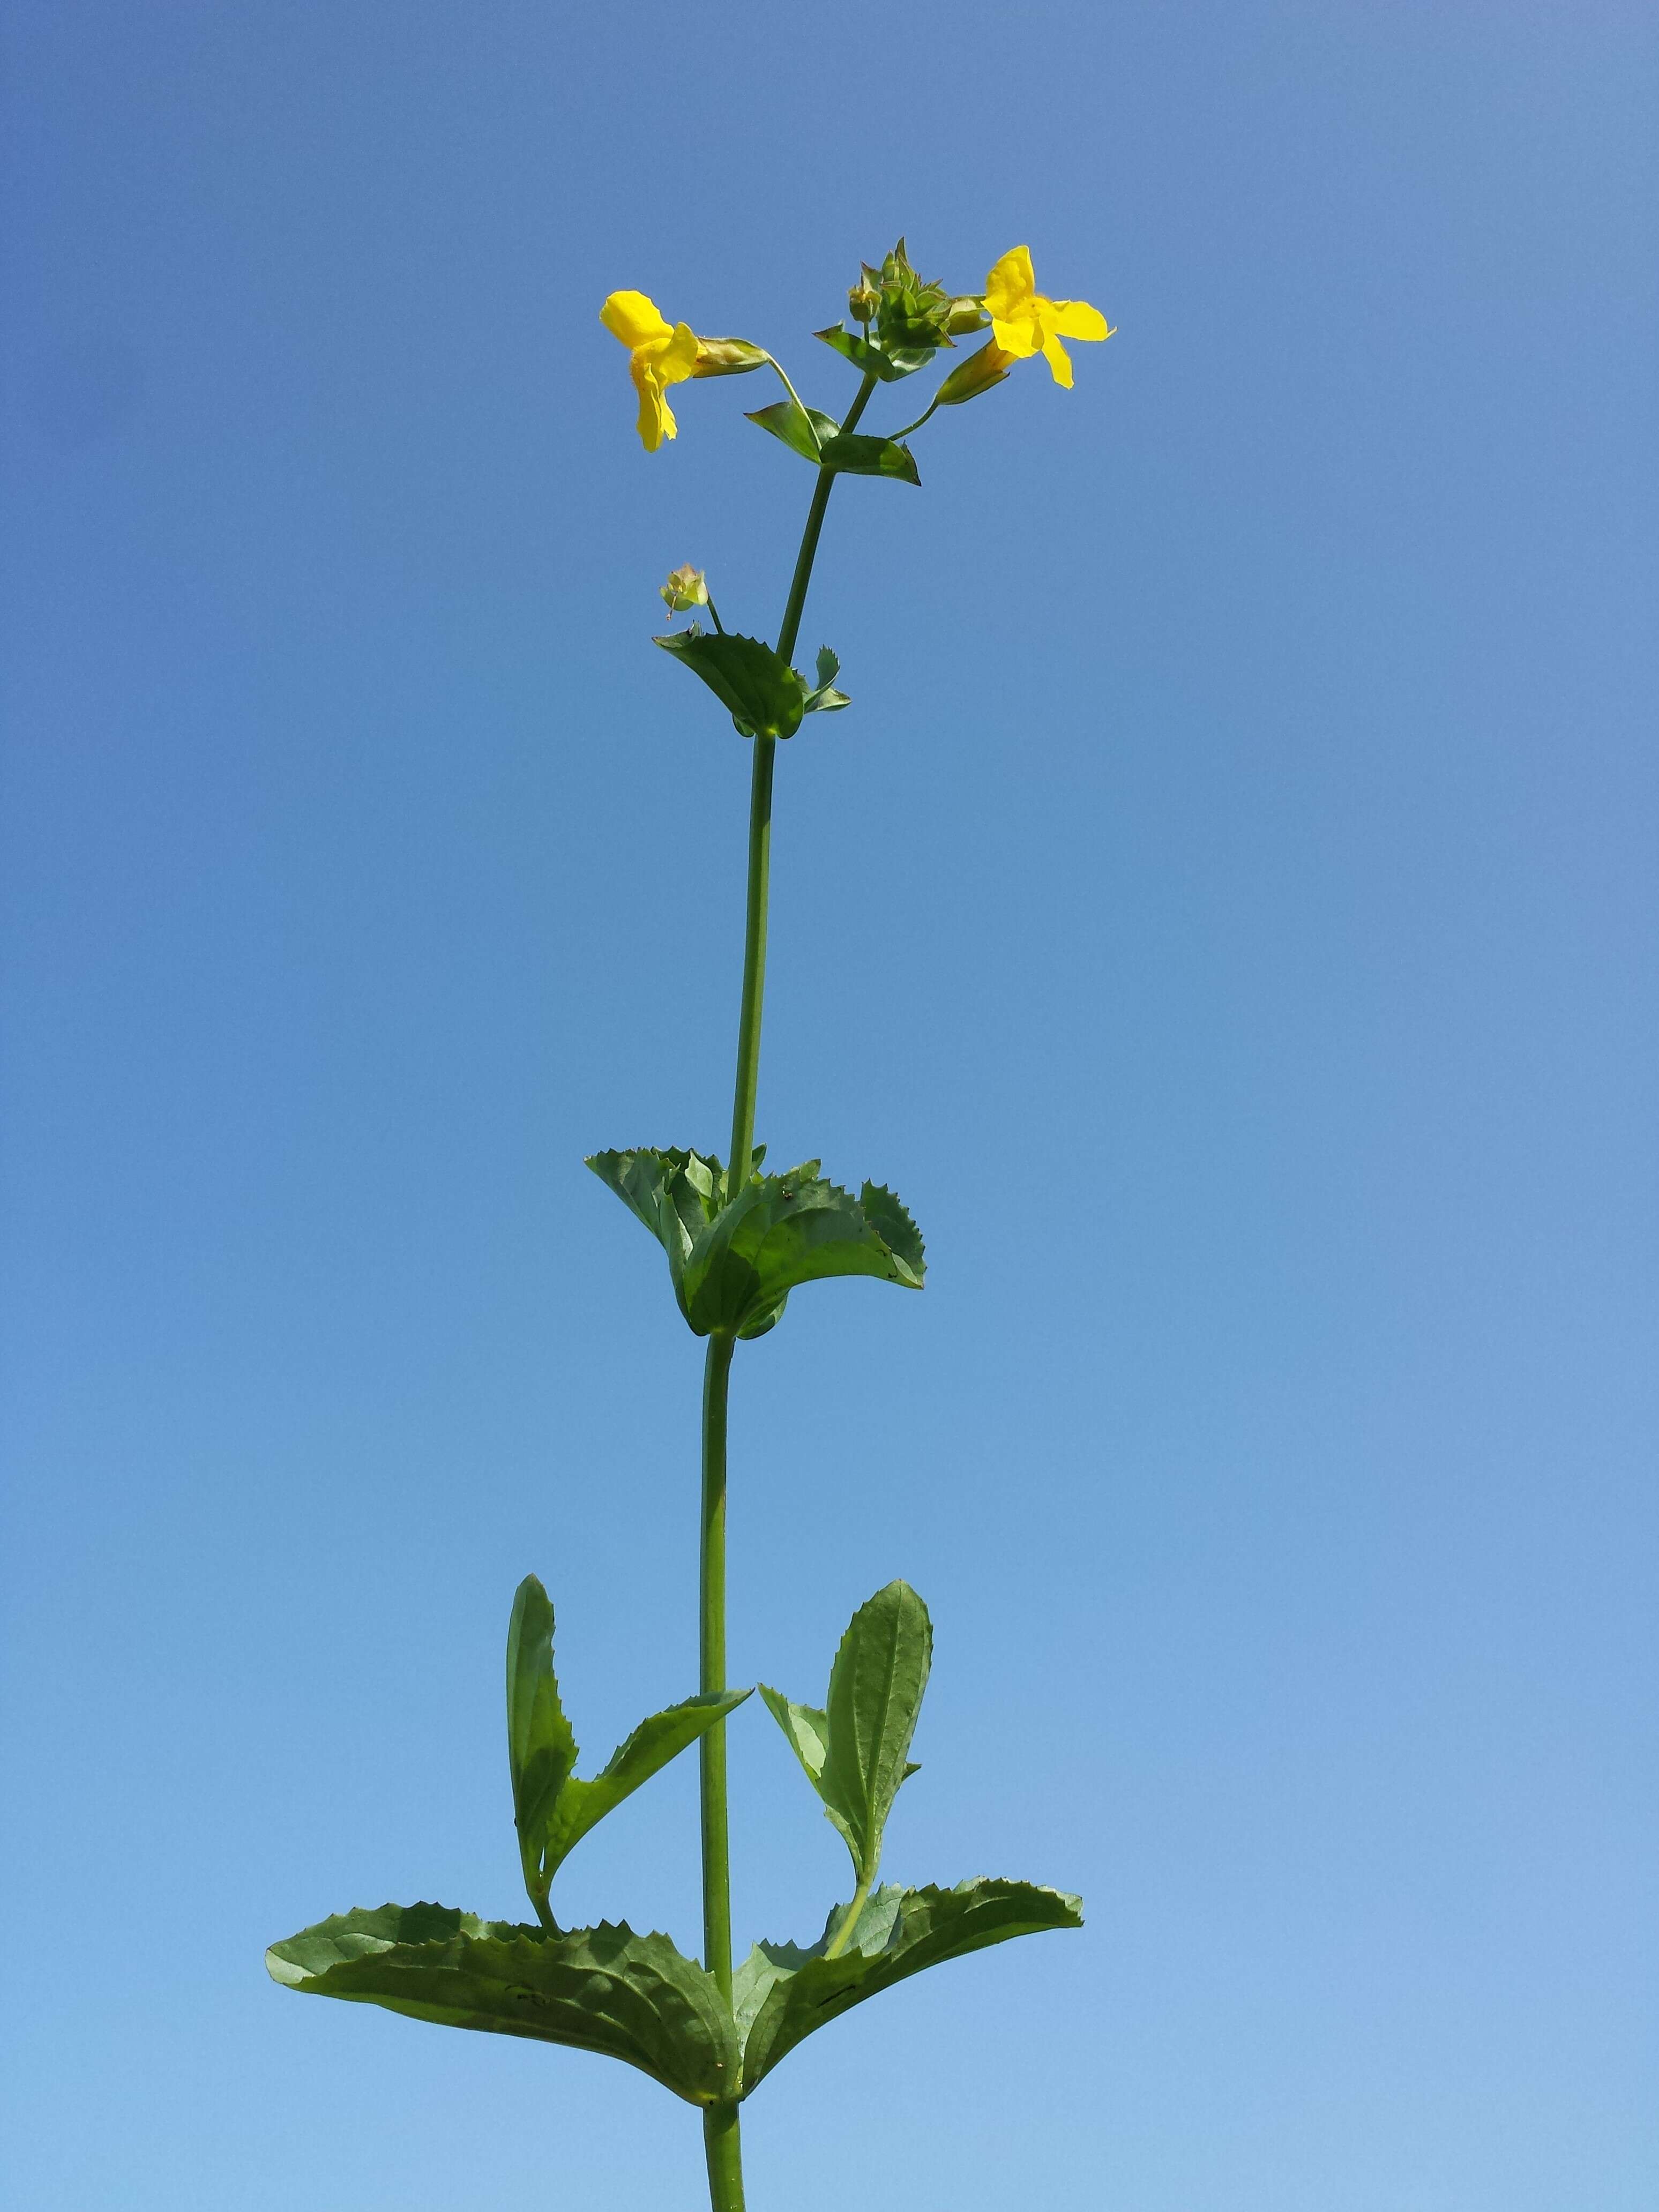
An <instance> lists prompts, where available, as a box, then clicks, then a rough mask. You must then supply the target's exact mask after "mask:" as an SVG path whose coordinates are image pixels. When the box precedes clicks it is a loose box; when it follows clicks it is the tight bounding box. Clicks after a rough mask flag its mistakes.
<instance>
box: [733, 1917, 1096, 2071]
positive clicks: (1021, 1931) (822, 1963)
mask: <svg viewBox="0 0 1659 2212" xmlns="http://www.w3.org/2000/svg"><path fill="white" fill-rule="evenodd" d="M841 1920H842V1913H841V1912H840V1911H836V1912H835V1913H832V1914H831V1916H830V1918H829V1924H828V1926H827V1927H826V1928H825V1929H824V1931H823V1936H822V1937H821V1938H820V1939H819V1941H818V1942H817V1943H816V1944H814V1945H813V1946H812V1948H811V1949H810V1950H802V1949H800V1948H799V1947H798V1946H796V1945H795V1944H793V1943H758V1944H757V1945H756V1947H755V1948H754V1949H753V1950H752V1951H751V1952H750V1954H749V1956H748V1958H747V1959H745V1960H744V1963H743V1964H742V1966H739V1967H738V1971H737V1973H736V1975H735V1977H734V1978H733V1984H732V2007H733V2010H734V2011H735V2013H736V2015H737V2025H738V2033H739V2035H740V2036H741V2037H742V2039H743V2082H742V2093H743V2095H744V2096H745V2097H746V2096H748V2095H749V2094H750V2091H751V2090H753V2089H754V2088H755V2087H757V2085H758V2084H759V2083H760V2082H761V2081H763V2080H764V2078H765V2076H766V2075H768V2074H769V2073H770V2071H771V2070H772V2069H773V2067H775V2065H776V2064H777V2063H778V2061H779V2059H781V2058H782V2057H784V2056H785V2055H786V2054H787V2052H789V2051H793V2049H794V2047H795V2045H797V2044H798V2043H799V2042H800V2041H801V2039H803V2038H804V2037H805V2036H808V2035H810V2034H811V2033H812V2031H813V2029H814V2028H817V2027H823V2024H824V2022H825V2021H830V2020H834V2019H835V2018H836V2016H837V2015H839V2014H841V2013H843V2012H846V2011H848V2009H849V2008H851V2007H852V2006H854V2005H855V2004H860V2003H862V2002H863V2001H864V1999H865V1998H866V1997H872V1996H875V1995H876V1993H877V1992H878V1990H885V1989H890V1988H891V1987H892V1986H893V1984H895V1983H896V1982H902V1981H904V1980H906V1979H907V1978H908V1977H909V1976H910V1975H912V1974H919V1973H921V1972H923V1970H924V1969H925V1968H927V1967H928V1966H940V1965H942V1964H943V1963H944V1961H945V1960H947V1959H961V1958H964V1957H966V1956H967V1954H969V1952H970V1951H979V1950H983V1949H984V1948H986V1947H987V1945H988V1944H992V1943H1006V1942H1007V1941H1008V1940H1009V1938H1010V1937H1011V1936H1035V1935H1037V1934H1039V1933H1040V1932H1041V1931H1042V1929H1048V1928H1080V1927H1081V1926H1082V1924H1083V1908H1082V1904H1081V1901H1080V1900H1079V1899H1077V1898H1075V1897H1070V1896H1067V1895H1066V1893H1065V1892H1064V1891H1062V1890H1057V1889H1042V1888H1039V1887H1037V1886H1036V1884H1034V1883H1031V1882H1024V1881H994V1880H991V1879H985V1880H981V1881H964V1882H960V1883H958V1884H957V1887H956V1888H954V1889H932V1888H929V1889H893V1888H886V1887H884V1888H882V1889H878V1890H877V1891H876V1893H875V1894H874V1895H873V1896H872V1897H871V1898H870V1899H869V1900H868V1902H867V1903H866V1905H865V1907H864V1909H863V1911H861V1912H860V1915H859V1917H858V1921H857V1923H856V1924H855V1925H854V1929H853V1932H852V1935H851V1936H850V1938H849V1940H848V1945H847V1948H845V1949H844V1950H843V1951H842V1954H841V1955H840V1957H839V1958H835V1959H829V1958H826V1957H825V1956H824V1952H825V1949H826V1948H827V1946H828V1944H829V1942H830V1941H831V1939H832V1938H833V1937H834V1936H836V1933H837V1932H838V1930H839V1925H840V1922H841Z"/></svg>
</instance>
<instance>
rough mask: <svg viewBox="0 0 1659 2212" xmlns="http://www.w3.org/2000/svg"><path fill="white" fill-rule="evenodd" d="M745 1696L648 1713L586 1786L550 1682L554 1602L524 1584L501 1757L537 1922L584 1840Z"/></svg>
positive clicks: (516, 1609)
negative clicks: (507, 1771)
mask: <svg viewBox="0 0 1659 2212" xmlns="http://www.w3.org/2000/svg"><path fill="white" fill-rule="evenodd" d="M748 1695H749V1692H748V1691H747V1690H724V1691H721V1692H719V1693H718V1694H716V1695H712V1696H708V1697H699V1698H687V1699H685V1700H684V1703H683V1704H681V1705H670V1706H669V1707H668V1709H667V1711H665V1712H660V1713H653V1715H652V1717H651V1718H650V1719H649V1720H645V1721H641V1723H640V1725H639V1726H638V1728H636V1729H635V1730H634V1732H633V1734H632V1735H630V1736H629V1738H628V1739H627V1741H625V1742H624V1743H623V1744H621V1745H619V1746H618V1747H617V1749H616V1750H615V1751H614V1752H613V1753H611V1758H610V1759H609V1761H608V1762H607V1764H606V1765H605V1767H604V1769H603V1770H602V1771H600V1772H599V1774H597V1775H595V1776H594V1777H593V1778H592V1780H591V1781H586V1782H584V1781H580V1780H578V1778H577V1777H576V1774H575V1771H574V1769H575V1765H576V1755H577V1754H576V1739H575V1737H574V1735H572V1733H571V1729H570V1723H569V1722H568V1720H567V1719H566V1718H565V1716H564V1707H563V1705H562V1704H561V1703H560V1700H559V1685H558V1678H557V1677H556V1674H554V1672H553V1607H552V1602H551V1601H550V1599H549V1597H548V1595H547V1592H546V1591H545V1590H544V1589H543V1587H542V1585H541V1583H539V1582H538V1580H537V1579H536V1577H535V1576H534V1575H526V1577H525V1578H524V1580H523V1581H522V1582H521V1583H520V1584H519V1588H518V1592H517V1595H515V1596H514V1598H513V1617H512V1620H511V1621H510V1622H509V1624H508V1626H507V1760H508V1764H509V1765H510V1767H511V1769H512V1774H513V1825H514V1826H515V1827H516V1828H517V1830H518V1832H519V1857H520V1863H521V1864H522V1866H523V1869H524V1881H525V1887H526V1889H527V1890H528V1892H529V1893H530V1901H531V1903H532V1905H534V1906H535V1908H536V1912H537V1917H538V1919H540V1920H541V1921H543V1922H544V1924H546V1925H549V1926H550V1925H551V1924H552V1917H551V1915H550V1912H549V1911H548V1905H547V1899H548V1893H549V1891H550V1889H551V1887H552V1886H553V1877H554V1875H556V1873H557V1871H558V1869H559V1867H560V1865H561V1864H562V1862H563V1861H564V1860H565V1859H566V1858H568V1856H569V1854H570V1853H571V1852H572V1851H573V1850H574V1849H575V1847H576V1845H577V1844H579V1843H580V1841H581V1839H582V1838H583V1837H584V1836H585V1835H586V1833H587V1832H588V1830H589V1829H590V1828H592V1827H594V1826H597V1825H598V1823H599V1821H601V1820H604V1818H605V1814H607V1813H609V1812H611V1811H612V1810H614V1808H616V1807H617V1806H618V1805H620V1804H621V1803H622V1802H623V1798H624V1797H629V1796H632V1795H633V1793H634V1792H635V1790H637V1789H638V1788H639V1786H640V1784H641V1783H642V1782H648V1781H649V1780H650V1778H651V1777H652V1776H653V1774H654V1773H656V1772H657V1771H658V1769H659V1767H663V1766H666V1765H667V1764H668V1762H669V1760H670V1759H673V1758H676V1757H678V1754H679V1753H681V1752H683V1751H684V1749H685V1748H686V1747H687V1746H688V1745H689V1744H693V1743H695V1742H696V1740H697V1738H698V1737H699V1736H700V1735H706V1734H707V1732H708V1729H711V1728H713V1727H714V1724H715V1723H716V1722H717V1721H720V1720H723V1719H724V1718H725V1717H726V1714H727V1713H729V1712H730V1711H732V1708H733V1707H734V1706H737V1705H741V1704H742V1703H743V1701H744V1699H745V1698H746V1697H747V1696H748Z"/></svg>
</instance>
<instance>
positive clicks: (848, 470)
mask: <svg viewBox="0 0 1659 2212" xmlns="http://www.w3.org/2000/svg"><path fill="white" fill-rule="evenodd" d="M820 455H821V458H822V459H823V465H824V467H825V468H826V469H836V470H839V471H840V472H841V473H842V475H843V476H853V477H898V478H899V480H900V481H901V482H902V483H913V484H919V483H921V474H920V472H919V471H918V470H917V468H916V461H915V454H914V453H912V452H911V451H910V448H909V447H908V446H906V445H903V444H902V443H899V442H898V441H895V440H894V439H891V438H866V436H865V435H864V433H863V432H862V431H861V430H850V431H849V430H842V431H839V432H838V433H837V434H836V436H835V437H833V438H826V439H825V440H824V441H823V446H822V447H821V448H820Z"/></svg>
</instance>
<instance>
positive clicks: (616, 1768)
mask: <svg viewBox="0 0 1659 2212" xmlns="http://www.w3.org/2000/svg"><path fill="white" fill-rule="evenodd" d="M749 1695H750V1692H749V1691H747V1690H720V1691H714V1692H708V1694H707V1695H704V1696H702V1697H696V1698H687V1699H684V1702H683V1703H681V1704H679V1705H670V1706H669V1707H668V1709H667V1710H666V1711H665V1712H660V1713H653V1715H652V1716H651V1717H650V1719H649V1720H647V1721H641V1723H640V1724H639V1726H638V1728H636V1729H635V1730H634V1733H633V1734H632V1735H630V1736H629V1738H628V1740H627V1741H626V1742H625V1743H623V1744H620V1745H618V1747H617V1749H616V1750H615V1751H613V1752H612V1753H611V1757H610V1759H609V1760H608V1761H607V1762H606V1764H605V1766H604V1767H603V1768H602V1769H601V1770H600V1771H599V1773H598V1774H596V1775H595V1776H594V1777H593V1778H592V1781H591V1782H581V1781H577V1780H575V1779H574V1778H573V1779H572V1780H570V1781H568V1782H567V1783H566V1784H565V1785H564V1787H563V1789H562V1791H561V1792H560V1795H559V1799H558V1802H557V1805H556V1808H554V1811H553V1814H552V1817H551V1819H550V1821H549V1824H548V1828H547V1839H546V1843H545V1844H544V1854H545V1857H544V1866H545V1868H546V1871H547V1873H548V1875H552V1873H553V1871H554V1870H555V1869H556V1867H557V1866H558V1864H559V1863H560V1861H561V1860H562V1859H563V1858H564V1857H566V1856H567V1855H568V1853H569V1852H570V1851H572V1850H574V1848H575V1846H576V1845H577V1844H579V1843H580V1841H581V1839H582V1838H583V1837H584V1836H585V1835H586V1833H587V1832H588V1830H589V1829H590V1828H591V1827H592V1826H595V1825H596V1823H598V1822H599V1821H600V1820H604V1818H605V1814H607V1813H609V1812H610V1811H611V1809H612V1808H614V1807H616V1806H617V1805H620V1804H621V1803H622V1802H623V1798H624V1797H630V1796H632V1795H633V1794H634V1792H635V1790H637V1789H638V1788H639V1786H640V1784H641V1783H642V1782H648V1781H649V1780H650V1779H651V1777H652V1776H653V1774H655V1773H656V1772H657V1771H658V1770H659V1768H660V1767H664V1766H666V1765H667V1764H668V1762H669V1760H670V1759H678V1756H679V1754H680V1753H681V1752H683V1751H684V1750H685V1749H686V1747H687V1746H688V1745H690V1744H694V1743H695V1742H696V1741H697V1739H698V1737H699V1736H702V1735H707V1734H708V1731H709V1729H711V1728H713V1727H714V1723H716V1722H717V1721H722V1720H724V1719H725V1718H726V1715H727V1713H729V1712H733V1711H736V1709H737V1708H738V1706H739V1705H741V1704H742V1703H743V1701H744V1699H745V1698H746V1697H748V1696H749Z"/></svg>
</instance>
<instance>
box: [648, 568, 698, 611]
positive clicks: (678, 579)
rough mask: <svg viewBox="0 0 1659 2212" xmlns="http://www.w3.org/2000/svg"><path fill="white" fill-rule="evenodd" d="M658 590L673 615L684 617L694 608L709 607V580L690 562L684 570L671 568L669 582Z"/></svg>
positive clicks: (661, 585) (659, 586)
mask: <svg viewBox="0 0 1659 2212" xmlns="http://www.w3.org/2000/svg"><path fill="white" fill-rule="evenodd" d="M657 589H658V591H659V592H660V593H661V594H662V597H663V599H664V601H665V604H666V605H667V608H668V611H669V613H670V614H671V615H683V614H685V613H687V612H688V611H690V609H691V608H692V607H706V606H707V605H708V578H707V577H706V576H705V575H704V574H703V572H702V569H701V568H693V567H692V566H691V563H690V562H689V561H688V562H686V564H685V566H684V568H671V569H670V571H669V574H668V581H667V582H666V583H665V584H659V585H658V586H657Z"/></svg>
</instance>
